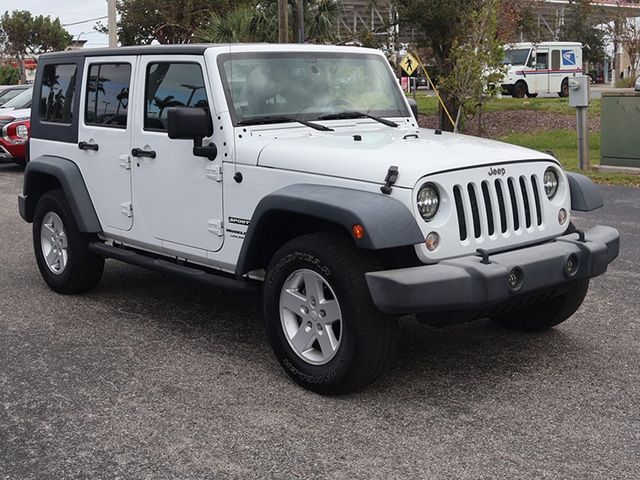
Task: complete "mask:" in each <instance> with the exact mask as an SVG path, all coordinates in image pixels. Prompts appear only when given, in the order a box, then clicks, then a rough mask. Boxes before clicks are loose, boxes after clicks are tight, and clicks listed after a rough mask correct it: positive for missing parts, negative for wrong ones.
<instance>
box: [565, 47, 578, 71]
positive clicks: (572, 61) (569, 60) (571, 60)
mask: <svg viewBox="0 0 640 480" xmlns="http://www.w3.org/2000/svg"><path fill="white" fill-rule="evenodd" d="M562 65H564V66H565V67H575V66H576V52H574V51H573V50H562Z"/></svg>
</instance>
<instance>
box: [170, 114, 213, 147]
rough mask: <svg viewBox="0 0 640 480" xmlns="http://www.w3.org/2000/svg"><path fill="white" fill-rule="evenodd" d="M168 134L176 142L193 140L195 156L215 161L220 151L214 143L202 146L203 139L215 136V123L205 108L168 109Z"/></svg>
mask: <svg viewBox="0 0 640 480" xmlns="http://www.w3.org/2000/svg"><path fill="white" fill-rule="evenodd" d="M167 133H168V134H169V138H171V139H174V140H184V139H192V140H193V154H194V155H195V156H196V157H206V158H208V159H209V160H215V158H216V156H217V155H218V149H217V148H216V146H215V145H214V144H213V143H210V144H209V145H207V146H203V145H202V139H203V138H205V137H210V136H211V135H213V123H212V121H211V116H210V115H209V112H207V110H205V109H204V108H196V107H172V108H169V109H167Z"/></svg>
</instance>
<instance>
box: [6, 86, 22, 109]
mask: <svg viewBox="0 0 640 480" xmlns="http://www.w3.org/2000/svg"><path fill="white" fill-rule="evenodd" d="M24 90H25V89H24V88H7V89H6V90H0V105H4V104H5V103H7V102H8V101H9V100H11V99H12V98H13V97H15V96H17V95H20V94H21V93H22V92H24Z"/></svg>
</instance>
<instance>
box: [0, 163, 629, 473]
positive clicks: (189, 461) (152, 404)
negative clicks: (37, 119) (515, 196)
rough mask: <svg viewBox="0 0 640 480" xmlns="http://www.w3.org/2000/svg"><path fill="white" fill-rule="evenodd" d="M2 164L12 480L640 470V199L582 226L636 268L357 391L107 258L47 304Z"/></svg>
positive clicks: (217, 306) (4, 388) (430, 341)
mask: <svg viewBox="0 0 640 480" xmlns="http://www.w3.org/2000/svg"><path fill="white" fill-rule="evenodd" d="M21 181H22V173H21V171H20V170H19V169H18V168H16V167H13V166H10V165H0V225H1V227H2V228H0V246H1V247H2V248H1V249H0V331H1V332H2V333H1V334H0V478H2V479H11V480H13V479H19V480H23V479H42V478H52V479H68V478H91V479H101V478H109V479H112V478H122V479H143V478H144V479H169V478H189V479H199V478H203V479H204V478H243V479H246V478H282V479H290V478H331V479H334V478H336V479H357V478H362V479H371V478H381V479H394V478H398V479H404V478H429V479H438V478H447V479H448V478H456V479H481V478H487V479H489V478H491V479H495V478H505V479H517V478H523V479H530V478H550V479H557V478H562V479H573V478H575V479H592V478H593V479H596V478H597V479H600V478H601V479H614V478H615V479H618V478H619V479H630V478H638V475H639V472H640V457H639V455H638V452H640V413H639V412H640V323H639V320H638V312H639V311H640V294H639V292H640V275H639V274H638V266H637V265H638V258H640V227H639V225H638V220H640V190H637V189H632V188H624V187H608V186H602V187H600V188H601V189H602V191H603V193H604V196H605V199H606V202H607V206H606V207H605V208H603V209H601V210H600V211H598V212H595V213H592V214H588V215H586V214H581V215H579V218H578V223H579V224H580V225H582V226H589V225H592V224H595V223H596V222H600V223H603V224H610V225H614V226H616V227H617V228H618V229H619V230H620V231H621V233H622V242H623V243H622V245H623V250H622V253H621V257H620V258H619V259H618V260H617V261H616V262H615V263H614V264H613V265H612V266H611V268H610V269H609V272H608V273H607V274H606V275H605V276H603V277H600V278H597V279H596V280H594V281H593V282H592V288H591V290H590V292H589V294H588V296H587V298H586V300H585V303H584V305H583V307H582V308H581V309H580V310H579V311H578V312H577V314H576V315H575V317H574V318H573V319H571V320H570V321H568V322H566V323H564V324H563V325H561V326H560V327H558V328H556V329H555V330H553V331H551V332H548V333H545V334H542V335H525V334H514V333H510V332H507V331H504V330H501V329H499V328H497V327H496V326H494V325H493V324H492V323H490V322H489V321H479V322H475V323H471V324H467V325H461V326H457V327H453V328H448V329H442V330H438V329H434V328H431V327H428V326H425V325H422V324H419V323H418V322H416V321H415V319H413V318H411V317H408V318H404V319H403V320H402V322H401V339H400V344H399V349H398V353H397V356H396V358H395V360H394V362H393V364H392V365H391V367H390V369H389V371H388V372H387V373H386V374H385V375H384V376H383V377H382V378H381V379H380V380H379V381H378V382H377V383H376V384H375V385H373V386H371V387H370V388H368V389H366V390H364V391H361V392H359V393H357V394H353V395H349V396H343V397H337V398H335V397H334V398H327V397H320V396H317V395H314V394H312V393H309V392H307V391H304V390H302V389H300V388H298V387H297V386H295V385H294V384H292V383H291V382H290V381H289V380H288V377H287V376H286V375H285V374H284V372H282V371H281V370H280V367H279V366H278V365H277V363H276V361H275V360H274V358H273V357H272V355H271V353H270V351H269V347H268V344H267V340H266V338H265V334H264V329H263V326H262V323H261V313H260V302H259V300H258V299H252V298H244V297H237V296H231V295H229V294H223V293H217V292H215V291H212V290H210V289H207V288H205V287H202V286H200V285H193V284H190V283H186V282H183V281H179V280H176V279H173V278H170V277H163V276H161V275H159V274H156V273H149V272H146V271H143V270H139V269H136V268H134V267H129V266H127V265H123V264H119V263H116V262H108V266H107V268H106V271H105V275H104V278H103V281H102V282H101V284H100V285H99V287H98V288H97V289H96V290H95V291H94V292H92V293H91V294H88V295H84V296H79V297H76V296H71V297H63V296H59V295H56V294H54V293H53V292H51V291H49V290H48V289H47V288H46V286H45V285H44V283H43V282H42V280H41V278H40V275H39V273H38V271H37V268H36V265H35V261H34V259H33V254H32V251H31V236H30V226H29V225H27V224H25V223H23V222H22V221H21V219H20V218H19V216H18V213H17V206H16V194H17V193H18V192H19V190H20V188H21Z"/></svg>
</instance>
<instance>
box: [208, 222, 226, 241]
mask: <svg viewBox="0 0 640 480" xmlns="http://www.w3.org/2000/svg"><path fill="white" fill-rule="evenodd" d="M209 231H210V232H211V233H213V234H214V235H217V236H219V237H222V236H223V235H224V222H223V221H222V220H220V219H217V218H216V219H215V220H209Z"/></svg>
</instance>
